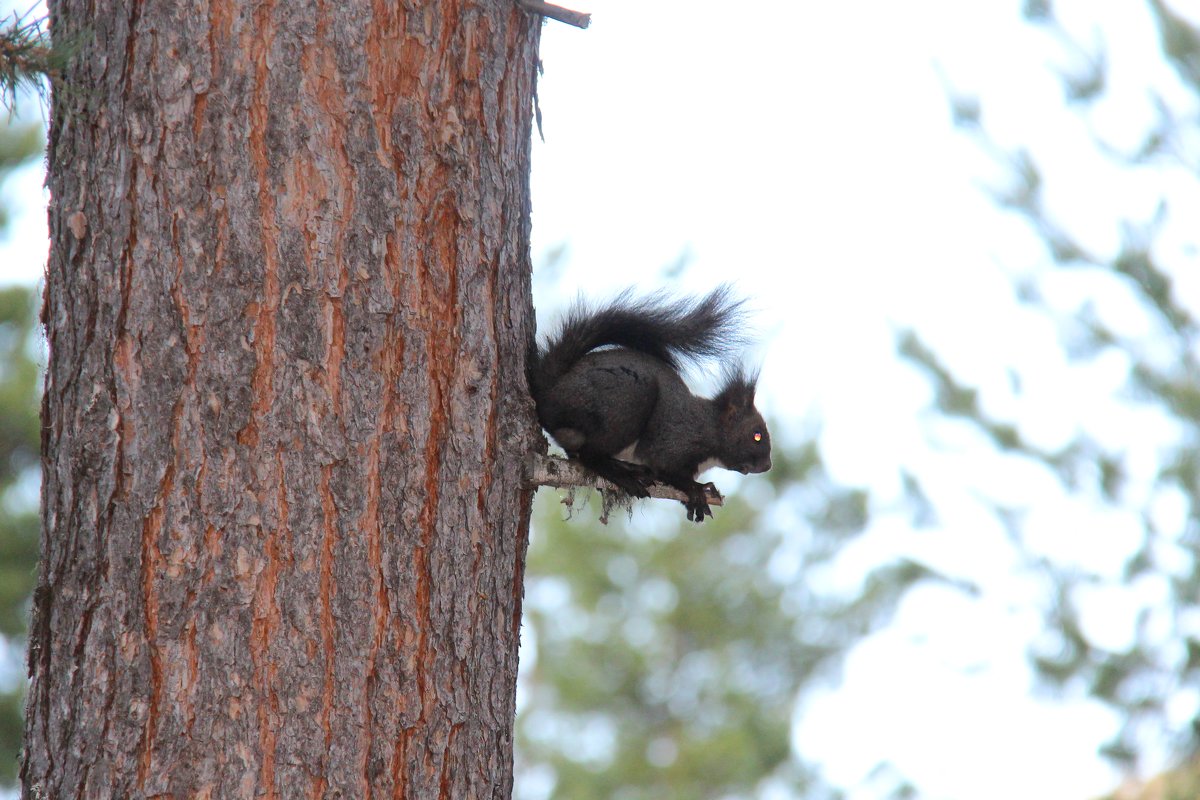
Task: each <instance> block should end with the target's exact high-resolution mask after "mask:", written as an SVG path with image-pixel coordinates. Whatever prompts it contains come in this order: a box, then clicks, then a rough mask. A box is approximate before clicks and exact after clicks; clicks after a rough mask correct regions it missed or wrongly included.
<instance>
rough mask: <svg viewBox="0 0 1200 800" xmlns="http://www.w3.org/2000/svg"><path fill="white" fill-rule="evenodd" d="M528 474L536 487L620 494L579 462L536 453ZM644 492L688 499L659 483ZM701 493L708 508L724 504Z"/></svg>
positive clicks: (715, 495) (710, 494) (710, 493)
mask: <svg viewBox="0 0 1200 800" xmlns="http://www.w3.org/2000/svg"><path fill="white" fill-rule="evenodd" d="M529 472H530V479H529V480H530V483H532V484H534V485H535V486H554V487H557V488H559V489H569V488H571V487H575V486H585V487H588V488H591V489H604V490H606V491H610V492H620V491H621V490H620V489H619V488H618V487H616V486H614V485H613V484H611V483H609V482H608V481H606V480H604V479H603V478H599V477H597V476H596V475H593V474H592V473H591V472H589V471H588V470H587V468H585V467H584V466H583V465H582V464H580V463H579V462H577V461H569V460H567V459H565V458H554V457H553V456H543V455H540V454H535V455H534V456H533V461H532V463H531V464H530V470H529ZM647 491H649V492H650V496H651V497H659V498H662V499H664V500H678V501H679V502H681V503H684V502H687V499H688V498H687V495H686V494H684V493H683V492H681V491H679V490H678V489H676V488H675V487H673V486H667V485H666V484H662V483H655V484H652V485H651V486H650V488H649V489H648V490H647ZM704 494H705V497H706V499H707V500H708V504H709V505H710V506H719V505H724V498H722V497H721V495H720V494H719V493H717V492H714V491H712V490H711V489H708V490H705V493H704Z"/></svg>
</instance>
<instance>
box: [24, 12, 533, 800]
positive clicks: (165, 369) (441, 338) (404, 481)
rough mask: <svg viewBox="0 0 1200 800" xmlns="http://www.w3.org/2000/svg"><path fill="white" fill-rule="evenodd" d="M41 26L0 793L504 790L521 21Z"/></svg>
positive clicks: (519, 293) (519, 450) (510, 694)
mask: <svg viewBox="0 0 1200 800" xmlns="http://www.w3.org/2000/svg"><path fill="white" fill-rule="evenodd" d="M50 14H51V25H52V30H53V32H54V35H55V36H56V38H58V39H59V40H64V39H70V38H71V37H76V36H77V37H79V38H78V42H79V46H80V50H79V52H78V54H77V55H76V56H75V57H74V58H73V59H72V61H71V63H70V66H69V67H68V69H67V71H66V73H65V76H64V79H63V80H62V82H61V84H60V85H57V86H56V87H55V93H54V110H53V116H52V121H51V133H50V154H49V158H50V162H49V163H50V188H51V193H52V197H53V200H52V203H51V210H50V231H51V237H52V240H53V241H52V249H51V254H50V262H49V267H48V275H47V281H46V300H45V308H44V311H43V314H44V321H45V324H46V329H47V337H48V339H49V345H50V361H49V368H48V373H47V377H46V392H45V402H44V408H43V443H42V446H43V480H44V484H43V496H42V508H43V515H44V528H43V530H44V533H43V547H42V561H41V568H40V576H39V585H38V589H37V591H36V593H35V596H34V619H33V625H32V630H31V641H30V649H29V668H30V676H31V680H32V683H31V686H30V692H29V705H28V713H27V723H26V725H27V727H26V746H25V753H24V756H23V763H22V772H21V776H22V787H23V791H24V796H25V797H27V798H35V797H36V798H42V797H44V798H55V799H56V800H57V799H58V798H69V797H87V798H92V797H97V798H122V799H123V798H141V797H159V796H162V797H180V798H182V797H200V798H215V799H220V800H223V799H224V798H261V797H266V798H281V800H291V798H304V797H311V798H326V797H330V798H332V797H343V798H365V797H405V798H432V797H446V798H451V797H452V798H472V797H508V796H509V795H510V793H511V789H512V724H513V715H514V698H515V682H516V671H517V645H518V636H519V626H520V618H521V595H522V577H523V575H522V572H523V562H524V554H525V544H526V539H527V530H528V518H529V500H530V492H529V490H528V489H527V488H526V487H525V486H524V484H523V480H522V462H523V459H524V456H525V454H526V453H528V452H529V450H530V447H531V446H532V443H533V442H534V441H535V440H534V436H535V435H536V426H535V424H534V421H533V415H532V408H531V403H530V401H529V400H528V391H527V389H526V387H525V381H524V375H523V368H522V365H523V361H524V352H525V347H526V344H527V343H528V342H529V341H530V339H531V337H532V333H533V323H532V314H531V300H530V290H529V260H528V258H529V257H528V243H529V183H528V176H529V146H530V124H531V114H532V92H533V83H534V80H535V73H534V71H535V62H536V49H537V41H538V31H539V20H538V19H537V18H536V17H530V16H528V15H527V14H526V13H525V12H523V11H521V10H519V9H518V8H517V7H516V4H515V3H513V2H509V1H506V0H493V2H470V0H439V2H428V3H423V4H420V3H413V2H407V3H406V2H402V0H396V1H395V2H366V0H350V1H349V2H343V3H327V2H312V0H295V1H293V2H288V3H272V2H256V3H251V2H246V0H211V2H208V3H203V2H202V3H199V4H194V3H184V2H177V1H176V2H172V0H168V1H167V2H162V3H141V2H138V1H137V0H111V1H110V2H108V3H105V4H100V5H96V4H94V3H92V2H85V1H84V0H57V2H54V0H52V1H51V3H50Z"/></svg>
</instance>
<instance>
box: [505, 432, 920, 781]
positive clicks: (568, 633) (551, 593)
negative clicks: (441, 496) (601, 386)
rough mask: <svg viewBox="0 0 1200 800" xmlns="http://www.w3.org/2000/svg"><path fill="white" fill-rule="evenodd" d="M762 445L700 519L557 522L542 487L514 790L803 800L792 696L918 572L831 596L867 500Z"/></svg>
mask: <svg viewBox="0 0 1200 800" xmlns="http://www.w3.org/2000/svg"><path fill="white" fill-rule="evenodd" d="M777 441H778V439H777ZM776 450H777V452H776V454H775V466H774V467H773V468H772V470H771V472H769V473H767V474H766V475H765V476H761V477H758V476H756V477H754V478H752V479H748V480H745V481H743V482H742V483H741V484H740V486H739V488H738V490H737V491H736V492H730V493H729V496H728V497H727V498H726V499H727V505H725V506H724V507H722V508H720V509H717V510H716V516H715V518H714V519H712V520H710V521H708V522H706V523H705V524H704V525H700V526H697V525H694V524H691V523H688V522H686V521H685V520H684V517H683V513H682V508H681V507H678V506H677V504H675V503H673V502H670V501H662V500H659V501H643V502H642V503H640V504H638V505H637V506H635V508H634V510H633V511H632V519H631V521H630V522H629V523H624V522H623V521H622V520H619V519H616V518H617V517H619V516H620V515H619V514H615V513H614V514H613V515H612V516H613V518H614V519H613V520H612V521H611V522H610V524H609V525H608V526H607V527H605V526H601V525H598V524H596V523H595V522H594V518H593V517H592V514H591V512H590V511H589V510H587V509H583V510H578V509H577V510H575V511H574V512H572V513H571V519H568V520H564V519H563V517H564V511H563V510H562V509H561V507H560V506H559V505H558V504H556V503H554V502H553V501H554V499H555V495H554V494H552V493H551V492H549V491H543V492H542V493H541V495H540V497H539V502H538V506H537V515H536V525H535V535H534V537H533V540H532V543H531V546H530V551H529V562H528V564H529V565H528V573H527V592H526V606H525V607H526V618H525V620H526V625H527V628H526V637H527V639H526V650H525V655H524V656H523V668H524V672H523V675H522V690H523V692H522V696H523V698H524V699H525V702H524V707H523V710H522V711H521V713H520V714H519V716H518V743H519V762H518V774H517V785H518V792H517V796H518V797H534V796H538V795H537V793H536V792H535V791H534V790H533V787H534V785H535V784H538V783H539V780H540V781H541V782H543V783H544V782H546V781H547V780H550V781H552V783H553V795H552V796H554V797H570V798H580V799H581V800H587V798H597V800H599V799H600V798H605V800H607V799H608V798H631V799H632V798H680V799H681V800H682V799H683V798H688V799H689V800H693V799H698V798H707V797H713V798H716V797H749V796H755V795H758V794H761V792H762V791H763V790H764V788H765V787H766V786H768V785H769V786H774V787H786V788H789V789H791V790H793V791H795V792H806V793H808V796H817V795H816V794H815V792H817V791H819V786H818V784H817V782H816V780H815V778H814V777H813V776H812V775H811V774H810V773H809V772H808V771H807V769H806V767H805V766H804V765H803V764H801V763H799V762H797V761H796V760H795V759H794V758H793V756H792V754H791V749H790V744H789V742H790V729H791V726H792V718H793V713H794V706H795V701H796V698H797V695H798V693H799V692H800V690H801V688H802V687H804V686H808V685H811V684H812V683H813V682H814V681H816V680H818V679H820V678H823V677H830V676H831V674H832V672H833V669H834V667H835V666H836V665H837V663H838V661H839V659H840V657H841V656H842V655H843V654H844V653H845V652H846V651H847V649H848V648H849V647H850V646H851V645H853V644H854V643H855V642H856V641H858V639H859V638H860V637H861V636H862V635H864V634H865V633H867V632H869V631H871V630H872V629H874V628H875V627H876V626H877V625H878V624H880V623H881V622H883V621H885V620H886V619H887V617H888V614H889V613H890V612H891V610H892V608H893V607H894V605H895V602H896V601H897V600H898V598H899V597H900V596H901V595H903V593H904V592H905V591H906V590H907V589H908V588H909V587H911V586H912V585H913V584H914V583H916V582H917V581H920V580H923V579H925V578H928V577H931V573H929V571H928V570H926V569H924V568H922V567H920V566H918V565H915V564H912V563H908V562H904V561H900V562H897V563H895V564H891V565H888V566H886V567H884V568H882V569H880V570H878V571H876V572H875V573H873V574H871V575H870V576H868V577H867V578H866V580H865V581H864V582H863V584H862V585H861V586H859V587H857V588H856V589H855V590H853V591H849V592H844V591H838V590H835V589H834V588H833V587H832V585H831V581H829V580H828V578H823V577H822V575H824V574H827V573H828V572H829V571H830V570H831V569H832V568H833V565H834V562H835V559H836V556H837V554H838V553H839V552H840V550H841V548H842V546H843V545H844V544H845V543H847V542H848V541H850V540H851V539H853V538H854V537H855V536H856V535H857V534H858V533H860V532H861V531H862V530H863V528H864V526H865V524H866V523H867V520H868V508H869V498H868V497H867V495H866V494H865V493H863V492H861V491H858V490H855V489H845V488H840V487H837V486H835V485H834V484H833V483H832V481H831V480H830V479H829V477H828V475H827V474H826V473H825V471H824V468H823V466H822V463H821V460H820V457H819V454H818V452H817V450H816V448H815V446H814V444H813V442H811V441H809V442H807V443H805V444H804V445H803V446H802V447H800V448H799V449H797V450H795V451H788V450H787V449H786V448H784V447H781V446H778V445H777V448H776ZM822 587H825V588H824V589H822ZM530 640H532V644H533V647H532V653H531V648H530V647H529V642H530ZM531 656H532V657H533V664H532V666H531V665H530V663H529V660H530V658H531ZM539 776H540V777H539Z"/></svg>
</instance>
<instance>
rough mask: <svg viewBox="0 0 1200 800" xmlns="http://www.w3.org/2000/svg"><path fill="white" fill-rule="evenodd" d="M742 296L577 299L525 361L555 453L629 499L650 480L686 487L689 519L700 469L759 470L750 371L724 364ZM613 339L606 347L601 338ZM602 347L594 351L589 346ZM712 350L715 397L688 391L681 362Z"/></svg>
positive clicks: (698, 510)
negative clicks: (718, 375) (592, 304)
mask: <svg viewBox="0 0 1200 800" xmlns="http://www.w3.org/2000/svg"><path fill="white" fill-rule="evenodd" d="M742 305H743V304H742V302H741V301H738V300H733V299H732V298H731V292H730V289H729V287H728V286H721V287H719V288H717V289H715V290H714V291H712V292H711V293H709V294H708V295H706V296H704V297H701V298H697V299H688V298H684V299H675V300H672V299H670V298H668V297H667V296H665V295H663V294H661V293H660V294H655V295H651V296H650V297H647V298H643V299H640V300H639V299H634V298H633V296H632V293H631V291H629V290H627V291H625V292H624V293H622V294H621V295H619V296H618V297H617V298H616V299H615V300H613V301H612V302H611V303H609V304H608V305H606V306H603V307H601V308H595V309H593V308H589V307H587V306H586V305H584V304H583V303H582V302H580V303H577V304H576V305H575V306H574V308H572V309H571V311H570V312H568V314H567V316H566V318H565V319H564V320H563V322H562V325H561V327H560V329H559V330H558V332H557V334H556V335H554V336H551V337H550V338H549V339H548V340H547V341H546V343H545V345H544V346H543V347H541V348H537V347H536V346H534V347H533V348H532V349H531V352H530V354H529V359H528V377H529V386H530V389H531V391H532V393H533V399H534V402H535V403H536V404H537V413H538V421H539V422H540V423H541V425H542V427H543V428H545V429H546V430H547V431H548V432H549V433H550V435H551V436H552V437H554V440H555V441H557V442H558V443H559V444H560V445H562V447H563V449H564V450H566V451H567V455H568V456H569V457H571V458H573V459H576V460H578V461H579V462H580V463H582V464H583V465H584V466H585V467H587V468H589V469H590V470H591V471H592V472H595V473H596V474H597V475H599V476H600V477H602V478H605V479H607V480H608V481H610V482H611V483H613V484H615V485H616V486H618V487H619V488H620V489H621V490H622V491H623V492H625V493H627V494H629V495H632V496H634V497H648V496H649V494H648V493H647V491H646V489H647V487H648V486H650V484H652V483H654V482H656V481H657V482H661V483H665V484H667V485H669V486H673V487H675V488H677V489H679V490H681V491H683V492H684V493H685V494H686V495H687V498H688V499H687V501H686V502H685V503H684V505H685V506H686V507H687V515H688V519H689V520H694V521H696V522H703V521H704V518H705V516H709V517H711V516H712V510H711V509H710V508H709V505H708V500H707V499H706V498H705V489H706V488H709V487H711V488H712V489H713V491H716V489H715V487H713V485H712V484H711V483H709V484H701V483H698V482H697V481H696V477H697V476H698V475H699V474H700V473H701V472H703V471H704V470H705V469H707V468H709V467H710V466H721V467H724V468H725V469H731V470H736V471H738V472H741V473H743V474H746V473H751V472H766V471H767V470H768V469H770V468H771V436H770V434H769V433H768V432H767V426H766V423H764V422H763V418H762V415H761V414H759V413H758V409H756V408H755V407H754V391H755V385H756V383H757V381H758V375H757V373H751V372H747V371H745V370H744V369H742V368H741V366H740V365H738V364H736V363H735V362H733V361H732V360H731V359H730V358H729V356H730V352H731V351H732V350H733V349H734V347H735V346H736V345H737V344H738V343H739V341H740V333H741V332H740V330H739V328H740V327H741V326H742V322H743V316H744V315H743V311H742ZM606 345H613V346H612V347H605V346H606ZM597 348H604V349H597ZM706 357H712V358H719V359H721V360H722V361H723V362H724V370H723V379H722V382H721V386H720V389H719V391H718V392H717V394H716V396H715V397H713V398H711V399H708V398H703V397H697V396H696V395H694V394H692V392H691V391H690V390H689V389H688V387H687V384H685V383H684V381H683V378H682V377H681V376H680V367H681V361H682V359H692V360H699V359H702V358H706Z"/></svg>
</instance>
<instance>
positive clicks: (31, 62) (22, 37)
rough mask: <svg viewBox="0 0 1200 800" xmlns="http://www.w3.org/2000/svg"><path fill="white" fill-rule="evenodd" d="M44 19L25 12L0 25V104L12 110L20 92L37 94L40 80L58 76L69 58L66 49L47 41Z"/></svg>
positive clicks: (67, 49) (39, 91) (40, 92)
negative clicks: (31, 16)
mask: <svg viewBox="0 0 1200 800" xmlns="http://www.w3.org/2000/svg"><path fill="white" fill-rule="evenodd" d="M45 22H46V20H45V19H43V18H33V19H31V18H30V16H29V12H26V13H25V14H17V13H15V12H14V13H13V15H12V17H11V18H10V19H9V20H8V21H7V22H5V23H2V24H0V105H4V106H7V107H8V109H9V110H10V111H12V110H15V109H16V104H17V98H18V97H19V96H20V95H21V94H22V93H24V92H33V93H35V94H38V95H41V94H42V93H43V92H44V91H45V85H44V83H43V82H42V81H43V78H47V77H54V76H56V75H58V74H59V73H60V71H61V70H62V68H63V66H64V65H65V64H66V60H67V58H68V57H69V55H70V53H69V48H63V47H56V46H55V45H54V44H53V43H52V42H51V41H50V34H49V33H48V32H47V30H46V25H45Z"/></svg>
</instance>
